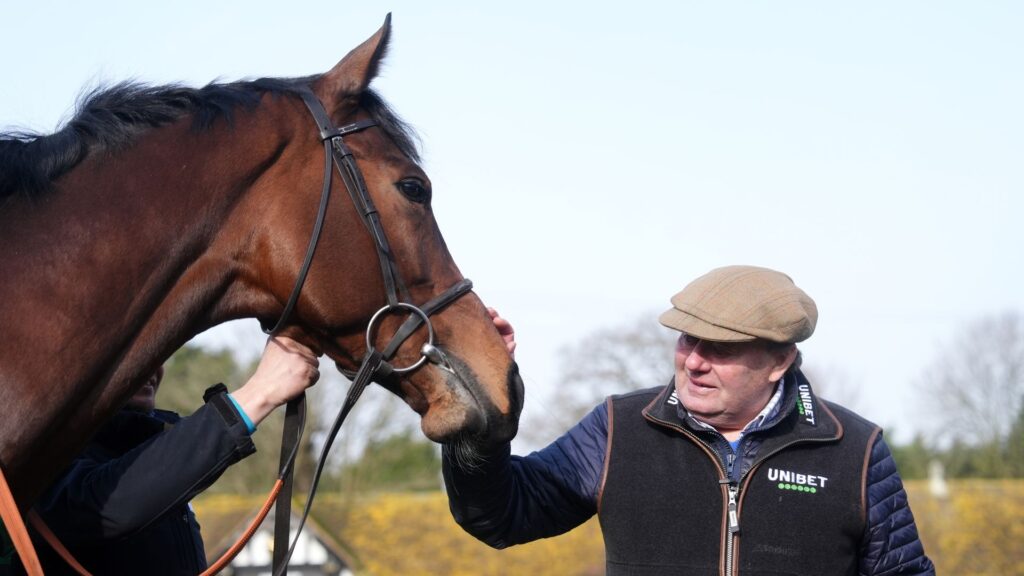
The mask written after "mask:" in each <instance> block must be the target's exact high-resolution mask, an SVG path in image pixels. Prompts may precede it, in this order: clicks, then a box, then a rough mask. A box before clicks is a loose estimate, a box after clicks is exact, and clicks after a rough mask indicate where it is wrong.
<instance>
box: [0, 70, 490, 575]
mask: <svg viewBox="0 0 1024 576" xmlns="http://www.w3.org/2000/svg"><path fill="white" fill-rule="evenodd" d="M297 93H298V94H299V96H301V97H302V100H303V102H305V104H306V107H307V108H309V111H310V113H311V114H312V115H313V119H314V120H315V121H316V124H317V128H318V130H319V135H320V140H321V141H322V142H323V145H324V183H323V189H322V191H321V195H320V205H319V209H318V210H317V217H316V221H315V223H314V225H313V232H312V235H311V237H310V241H309V246H308V247H307V249H306V255H305V258H304V259H303V262H302V266H301V267H300V268H299V273H298V276H297V278H296V281H295V286H294V287H293V288H292V292H291V294H290V295H289V297H288V300H287V301H286V303H285V306H284V309H283V311H282V313H281V316H280V318H278V321H277V323H276V324H275V325H274V326H273V328H270V329H266V328H264V332H266V333H267V334H270V335H274V334H277V333H278V332H280V331H281V329H283V328H284V327H285V326H287V325H288V321H289V319H290V318H291V315H292V313H293V311H294V309H295V306H296V304H297V302H298V300H299V295H300V294H301V292H302V287H303V285H304V284H305V281H306V277H307V275H308V274H309V269H310V266H311V265H312V262H313V256H314V254H315V253H316V247H317V244H318V243H319V240H320V235H321V232H322V230H323V226H324V220H325V218H326V214H327V205H328V202H329V200H330V196H331V182H332V180H333V178H332V170H331V168H332V167H336V168H337V171H338V174H339V175H340V176H341V179H342V182H343V183H344V184H345V188H346V190H348V193H349V196H350V197H351V198H352V203H353V205H354V206H355V208H356V211H357V212H358V213H359V215H360V217H361V219H362V221H363V224H364V225H365V226H366V228H367V230H368V231H369V232H370V236H371V237H372V238H373V243H374V246H375V249H376V252H377V257H378V259H379V261H380V269H381V275H382V276H383V279H384V290H385V296H386V298H387V303H386V304H385V305H384V306H383V307H381V308H380V309H379V310H378V311H377V312H376V313H375V314H374V315H373V316H372V317H371V318H370V321H369V323H368V325H367V327H366V354H365V355H364V356H363V360H362V364H361V365H360V367H359V369H358V370H357V371H356V372H355V373H354V374H348V373H346V376H348V377H349V378H350V379H351V380H352V384H351V386H350V387H349V390H348V394H347V395H346V397H345V401H344V403H343V404H342V406H341V409H340V410H339V412H338V415H337V417H336V418H335V420H334V423H333V425H332V426H331V430H330V432H329V434H328V436H327V440H326V442H325V443H324V446H323V449H322V450H321V453H320V457H319V459H318V461H317V466H316V471H315V473H314V475H313V481H312V483H311V485H310V489H309V495H308V497H307V499H306V505H305V509H304V510H303V514H302V517H301V520H300V522H299V525H298V528H297V530H296V533H295V537H294V539H293V540H292V541H291V545H290V546H289V545H288V541H289V539H290V538H289V537H290V521H291V492H292V472H293V468H294V463H295V457H296V455H297V453H298V446H299V441H300V439H301V436H302V428H303V426H304V423H305V395H304V394H303V395H301V396H299V397H298V398H297V399H296V400H293V401H291V402H289V403H288V405H287V408H286V411H285V430H284V434H283V437H282V446H281V464H280V469H279V473H278V480H277V482H276V483H275V484H274V487H273V488H272V489H271V493H270V495H269V496H268V498H267V501H266V503H265V504H264V505H263V507H262V508H261V509H260V511H259V512H258V513H257V515H256V518H254V519H253V521H252V522H251V523H250V525H249V527H248V529H247V530H246V531H245V534H244V535H243V537H242V539H240V540H239V541H238V542H236V543H235V545H233V546H232V547H231V548H230V549H229V550H228V551H227V552H226V553H225V554H224V555H223V556H222V557H221V558H220V559H218V560H217V561H216V562H214V563H213V564H212V565H211V566H210V568H209V569H207V570H206V571H205V572H204V573H203V574H204V575H206V574H214V573H216V572H218V571H220V570H221V569H223V568H224V567H225V566H226V565H227V564H228V563H229V562H230V561H231V560H232V559H233V558H234V556H235V555H236V554H238V552H239V551H241V549H242V547H243V546H244V545H245V543H246V542H247V541H248V539H249V538H251V536H252V534H254V533H255V531H256V529H258V528H259V525H260V524H261V523H262V522H263V519H264V518H265V517H266V515H267V513H268V512H269V509H270V506H271V505H272V504H273V503H274V501H275V500H276V508H275V523H276V525H275V529H274V540H275V542H274V558H273V561H274V575H275V576H283V575H285V574H287V571H288V560H289V559H290V558H291V555H292V552H293V551H294V549H295V544H296V543H297V542H298V539H299V535H300V533H301V531H302V528H303V526H304V525H305V522H306V519H307V518H308V516H309V511H310V508H311V507H312V504H313V498H314V496H315V494H316V489H317V485H318V484H319V481H320V476H321V473H322V472H323V468H324V465H325V463H326V460H327V455H328V453H329V451H330V448H331V445H332V444H333V442H334V439H335V437H336V436H337V434H338V431H339V430H340V429H341V425H342V423H343V422H344V421H345V418H346V417H347V416H348V414H349V412H350V411H351V410H352V407H353V406H354V405H355V403H356V401H357V400H358V399H359V397H360V396H361V395H362V393H363V390H365V389H366V386H367V385H369V383H370V382H373V381H379V380H382V379H386V378H389V377H391V376H393V375H396V374H397V375H400V374H405V373H408V372H412V371H413V370H416V369H418V368H420V367H421V366H423V365H424V364H425V363H426V362H431V363H433V364H436V365H438V366H439V367H441V368H442V369H444V370H447V371H449V372H454V370H453V368H452V366H451V364H450V363H449V362H448V359H447V357H446V356H445V354H444V352H443V351H442V350H441V349H440V348H438V347H436V346H435V345H434V328H433V325H432V324H431V322H430V316H431V315H432V314H434V313H436V312H438V311H440V310H442V309H444V308H445V307H446V306H448V305H449V304H451V303H452V302H454V301H455V300H456V299H458V298H459V297H461V296H463V295H465V294H467V293H468V292H469V291H470V290H472V288H473V283H472V282H471V281H470V280H469V279H466V278H464V279H462V280H460V281H459V282H457V283H456V284H455V285H454V286H452V287H450V288H448V289H447V290H445V291H444V292H442V293H441V294H439V295H438V296H436V297H434V298H433V299H431V300H430V301H428V302H427V303H425V304H423V305H421V306H416V305H414V304H410V303H409V302H406V301H402V300H401V299H400V298H399V293H401V294H402V295H404V296H406V300H408V290H407V289H406V288H405V285H404V283H403V282H402V278H401V275H400V274H399V272H398V269H397V267H396V265H395V262H394V259H393V257H392V255H391V248H390V246H389V244H388V240H387V235H386V234H385V233H384V227H383V226H382V225H381V221H380V214H379V213H378V212H377V209H376V207H375V206H374V204H373V201H372V200H371V199H370V194H369V191H368V190H367V188H366V182H365V181H364V179H363V175H362V172H361V171H360V170H359V166H358V165H357V164H356V161H355V157H354V155H353V153H352V150H351V149H350V148H349V147H348V146H347V145H346V144H345V140H344V137H345V136H347V135H350V134H353V133H355V132H359V131H362V130H365V129H367V128H371V127H374V126H377V125H378V124H377V122H376V121H375V120H371V119H364V120H358V121H356V122H353V123H351V124H348V125H345V126H341V127H335V126H334V124H333V122H331V119H330V117H329V116H328V115H327V112H326V111H325V110H324V107H323V104H321V103H320V100H319V99H318V98H317V97H316V95H315V94H313V91H312V90H311V89H309V88H308V87H301V88H298V89H297ZM399 312H406V313H408V314H409V317H408V318H407V319H406V320H405V322H404V323H402V325H401V326H400V327H399V328H398V330H397V331H396V332H395V334H394V336H392V338H391V340H390V342H388V344H387V345H386V346H385V347H384V349H383V350H377V349H376V347H375V346H374V341H375V340H376V332H377V329H378V323H379V322H380V321H381V320H382V319H383V318H384V317H386V316H388V315H390V314H395V313H399ZM423 325H425V326H426V329H427V342H426V343H425V344H423V346H422V347H421V349H420V358H419V359H417V360H416V361H415V362H413V363H412V364H410V365H408V366H404V367H395V366H392V365H391V364H390V363H389V360H390V359H391V358H392V357H393V356H394V355H395V353H397V352H398V349H399V348H400V347H401V345H402V343H403V342H405V340H407V339H408V338H409V337H410V336H411V335H412V334H413V333H414V332H416V330H417V329H419V327H420V326H423ZM0 511H2V512H3V521H4V525H5V526H7V527H8V529H9V530H10V532H11V533H12V538H13V540H14V543H15V545H16V549H17V551H18V554H19V556H20V557H21V559H22V561H23V563H24V564H25V567H26V569H27V572H28V573H29V574H30V575H35V574H40V575H41V574H42V569H41V566H40V565H39V562H38V557H37V556H36V554H35V550H34V549H33V548H32V543H31V540H30V539H29V538H28V534H27V531H26V530H25V526H24V522H23V521H22V518H21V514H20V513H19V512H18V509H17V506H16V505H15V504H14V499H13V497H12V496H11V493H10V489H9V487H8V486H7V482H6V479H5V478H4V477H3V472H2V471H0ZM29 519H30V521H31V522H32V524H33V526H34V527H35V528H36V529H37V530H38V531H39V532H40V533H41V534H43V536H44V538H46V539H47V541H48V542H49V543H50V544H51V545H52V546H53V547H54V548H55V549H56V550H57V552H58V553H59V554H60V555H61V556H63V557H64V559H65V560H66V561H67V562H68V563H69V564H71V566H72V567H73V568H74V569H75V570H76V571H78V572H79V573H81V574H88V573H87V572H86V571H85V570H84V568H82V567H81V566H80V565H79V564H78V563H77V562H76V561H75V560H74V558H72V557H71V555H70V554H69V553H68V552H67V550H66V549H65V548H64V546H63V545H61V544H60V542H59V541H57V540H56V537H54V536H53V534H52V532H51V531H50V530H49V528H47V527H46V525H45V523H44V522H43V521H42V519H41V518H40V517H39V516H38V514H36V513H35V512H34V511H30V513H29Z"/></svg>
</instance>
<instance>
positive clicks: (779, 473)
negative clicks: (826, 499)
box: [768, 468, 828, 494]
mask: <svg viewBox="0 0 1024 576" xmlns="http://www.w3.org/2000/svg"><path fill="white" fill-rule="evenodd" d="M768 480H769V481H771V482H778V488H779V490H792V491H794V492H806V493H808V494H817V493H818V490H824V488H825V484H826V483H828V478H827V477H825V476H818V475H817V474H801V473H799V472H792V471H789V470H779V469H778V468H768Z"/></svg>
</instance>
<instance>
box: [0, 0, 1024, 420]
mask: <svg viewBox="0 0 1024 576" xmlns="http://www.w3.org/2000/svg"><path fill="white" fill-rule="evenodd" d="M601 6H603V4H600V3H590V2H586V3H584V2H577V3H573V2H561V3H558V2H516V3H481V2H447V3H443V4H442V3H439V2H405V1H402V2H392V3H390V4H384V3H380V4H377V3H372V2H360V3H356V2H294V3H283V2H275V3H265V2H224V3H214V2H202V3H200V2H194V1H191V0H184V1H181V2H176V3H173V4H162V5H158V6H153V7H151V6H149V5H148V4H146V3H138V2H102V1H100V2H89V3H82V2H46V3H44V2H39V3H28V2H19V3H16V4H8V5H7V6H5V7H4V8H3V9H2V10H0V14H2V20H0V29H2V32H3V33H2V34H0V51H2V53H3V54H4V56H3V58H2V59H0V78H2V84H0V125H4V126H8V127H10V126H21V127H27V128H32V129H36V130H42V131H50V130H52V129H53V128H55V127H56V126H57V125H58V123H59V121H60V120H61V119H62V118H64V117H65V116H66V114H67V113H68V112H69V110H70V109H71V106H72V105H73V102H74V99H75V96H76V95H77V94H78V93H79V92H80V91H81V89H82V88H83V86H88V85H92V84H95V83H96V82H111V81H118V80H122V79H126V78H138V79H142V80H147V81H151V82H158V83H162V82H171V81H182V82H185V83H188V84H193V85H200V84H205V83H207V82H209V81H211V80H214V79H218V78H220V79H224V80H233V79H238V78H244V77H258V76H297V75H305V74H310V73H316V72H321V71H324V70H326V69H328V68H329V67H330V66H331V65H333V64H334V63H335V62H336V61H337V60H338V59H340V58H341V57H342V56H343V55H344V54H345V53H346V52H347V51H348V50H349V49H351V48H352V47H354V46H355V45H356V44H357V43H358V42H360V41H362V40H363V39H364V38H366V37H367V36H369V35H370V34H372V33H373V32H374V31H375V30H376V29H377V27H378V26H379V25H380V23H381V22H382V21H383V18H384V15H385V14H386V13H387V12H389V11H390V12H392V13H393V25H394V41H393V44H392V50H391V52H390V56H389V59H388V62H387V66H386V68H385V70H384V75H383V77H382V78H380V81H379V82H378V83H377V85H376V86H377V88H378V89H379V90H380V91H381V92H382V93H383V94H384V95H385V97H386V98H388V99H389V101H390V102H391V103H392V104H393V105H394V106H395V107H396V109H397V110H398V111H399V112H400V113H401V114H402V115H403V116H404V117H405V118H406V119H407V120H409V121H410V122H411V123H412V124H413V125H415V126H416V127H417V128H418V130H419V131H420V133H421V136H422V137H423V142H424V152H425V168H426V169H427V171H428V173H429V174H430V175H431V177H432V179H433V181H434V188H435V200H434V209H435V213H436V214H437V217H438V220H439V222H440V224H441V228H442V231H443V232H444V234H445V237H446V239H447V241H448V244H449V247H450V249H451V251H452V253H453V255H454V256H455V258H456V260H457V261H458V263H459V265H460V267H461V269H462V271H463V272H464V273H465V274H466V275H467V276H468V277H470V278H472V279H473V280H474V281H475V282H476V286H477V292H478V293H479V294H480V295H481V297H482V298H484V299H485V301H486V302H487V303H489V304H491V305H493V306H496V307H498V308H499V309H500V310H501V311H502V312H503V313H504V314H505V315H506V316H507V317H509V318H510V319H511V320H512V321H513V322H514V324H515V325H516V327H517V330H518V336H519V341H520V348H519V353H518V359H519V361H520V364H521V366H522V370H523V373H524V375H525V376H526V382H527V389H528V394H529V396H530V401H529V403H528V404H527V412H528V414H530V413H534V414H535V413H537V411H538V410H540V411H541V413H542V412H543V410H544V409H553V407H549V406H548V407H546V406H545V405H544V397H545V395H546V394H547V393H548V392H549V391H550V390H551V389H552V387H554V386H556V385H557V384H558V382H557V378H556V375H557V369H558V363H559V357H558V353H557V352H558V349H559V348H560V347H562V346H564V345H567V344H571V343H573V342H574V341H575V340H576V339H577V338H579V337H581V336H582V335H585V334H587V333H588V332H592V331H594V330H596V329H599V328H604V327H610V326H615V325H618V324H623V323H628V322H632V321H633V320H635V319H636V318H637V317H639V316H640V315H641V314H643V313H645V312H652V313H655V312H658V311H660V310H661V309H663V308H664V307H665V306H667V304H668V298H669V296H670V295H671V294H672V293H674V292H676V291H677V290H679V289H680V288H681V287H682V286H683V285H684V284H685V283H686V282H688V281H689V280H691V279H692V278H694V277H695V276H697V275H700V274H702V273H704V272H705V271H707V270H709V269H710V268H713V267H716V266H720V265H725V264H734V263H748V264H757V265H763V266H769V267H773V268H777V269H780V270H783V271H785V272H787V273H789V274H790V275H791V276H792V277H793V278H794V279H795V280H796V282H797V283H798V284H799V285H801V286H802V287H804V288H805V289H806V290H807V291H808V292H809V293H810V294H811V295H812V296H813V297H814V298H815V299H816V300H817V303H818V306H819V309H820V313H821V316H820V322H819V328H818V331H817V333H816V334H815V336H814V337H813V338H812V339H811V340H810V341H808V342H807V343H806V345H804V346H803V349H804V353H805V356H806V359H807V360H806V361H807V363H808V365H812V366H816V367H819V368H821V369H823V370H826V371H830V372H832V373H836V374H839V375H841V376H842V378H843V379H844V380H846V381H847V384H848V385H851V384H852V385H854V386H857V387H859V388H861V389H862V393H861V395H860V396H861V402H860V404H859V405H858V408H860V409H861V411H862V412H864V413H865V415H867V416H868V417H870V418H872V419H875V420H876V421H878V422H880V423H882V424H884V425H887V426H893V425H896V427H897V429H899V428H903V429H907V428H908V426H913V427H916V426H918V425H920V424H921V423H923V422H924V421H925V420H926V418H925V415H924V414H922V413H921V412H920V410H919V407H920V406H921V401H920V398H919V396H918V395H917V394H918V391H917V390H916V388H915V387H914V386H913V383H914V382H915V381H916V380H918V379H919V377H920V375H921V373H922V371H923V370H924V368H925V367H926V366H927V365H928V364H929V363H930V362H931V360H932V359H933V358H934V356H935V354H936V353H937V352H938V346H939V345H940V344H942V343H944V342H948V341H949V340H950V338H951V337H952V336H953V335H954V334H955V333H957V331H958V330H960V329H961V328H962V327H963V325H964V323H966V322H969V321H971V320H973V319H976V318H979V317H981V316H984V315H988V314H994V313H998V312H1000V311H1004V310H1011V309H1014V310H1024V278H1022V275H1024V272H1022V269H1024V266H1022V264H1024V258H1022V257H1021V255H1020V250H1021V246H1022V245H1024V232H1022V229H1024V227H1022V226H1021V225H1020V223H1019V220H1020V218H1021V215H1022V214H1024V200H1022V196H1024V168H1022V167H1024V161H1022V158H1024V112H1022V105H1021V103H1022V102H1024V74H1021V62H1022V60H1024V34H1021V29H1022V26H1024V8H1022V6H1024V5H1022V4H1020V3H1016V2H935V1H927V2H925V1H918V2H898V3H894V2H876V1H871V2H859V3H843V4H839V3H823V2H809V1H808V2H771V3H767V2H758V3H752V2H730V3H722V2H714V3H712V2H702V3H695V2H664V3H658V2H645V1H635V2H625V3H614V5H612V7H608V8H605V7H601ZM652 321H653V314H652ZM250 328H251V330H252V331H254V332H255V331H256V328H255V326H254V325H253V326H251V327H250ZM215 339H216V338H212V339H211V341H212V340H215ZM243 340H246V341H248V343H249V345H250V346H252V345H254V344H253V343H254V342H259V341H260V340H259V338H258V337H255V336H254V337H251V338H243ZM255 346H257V347H258V344H255ZM970 360H971V359H970V358H964V361H965V362H969V361H970ZM668 361H669V360H668V359H666V362H668ZM964 385H966V386H970V385H972V383H964ZM904 416H907V417H909V418H910V423H909V424H902V423H899V421H900V418H902V417H904Z"/></svg>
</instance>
